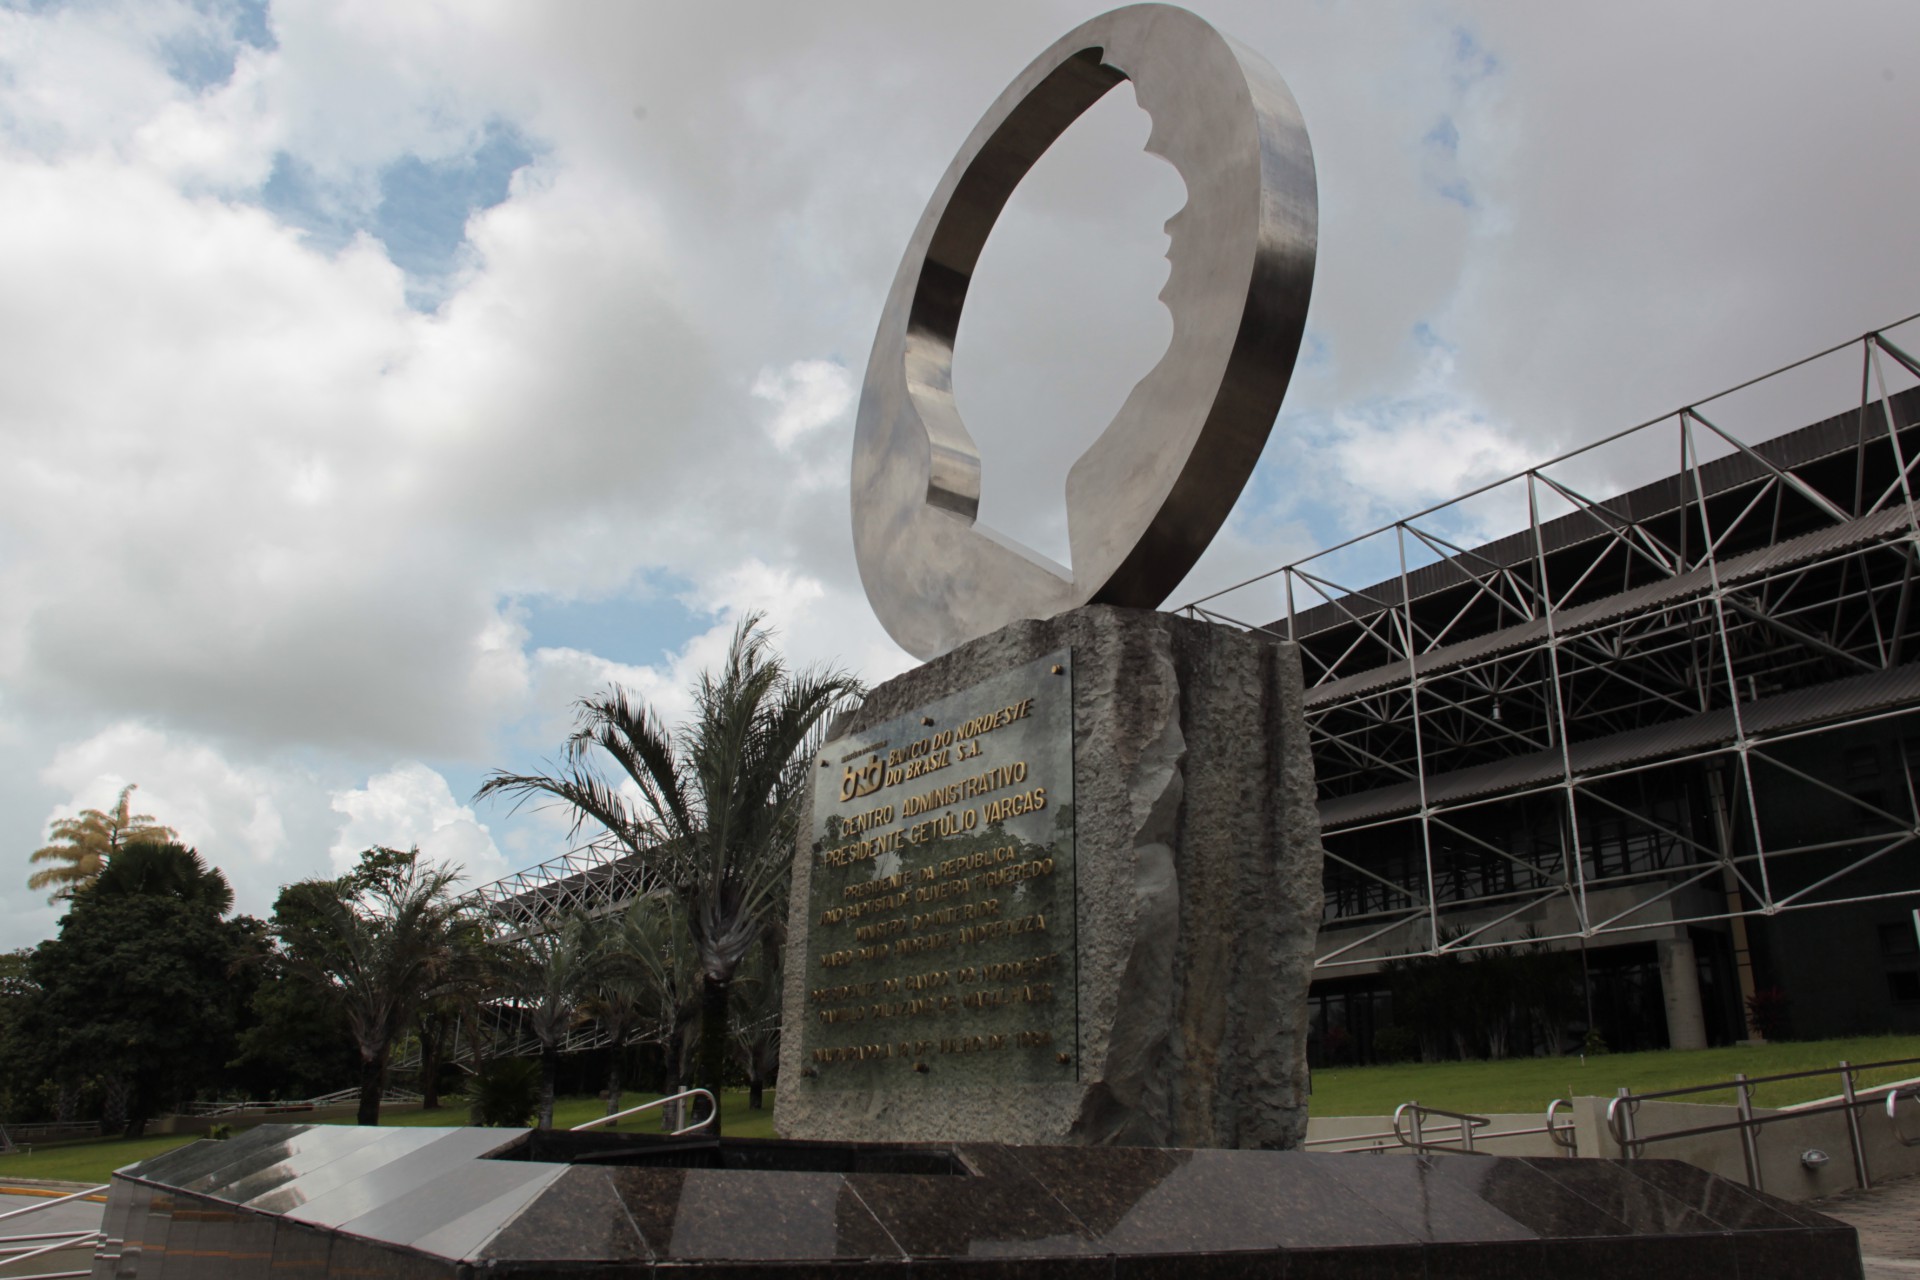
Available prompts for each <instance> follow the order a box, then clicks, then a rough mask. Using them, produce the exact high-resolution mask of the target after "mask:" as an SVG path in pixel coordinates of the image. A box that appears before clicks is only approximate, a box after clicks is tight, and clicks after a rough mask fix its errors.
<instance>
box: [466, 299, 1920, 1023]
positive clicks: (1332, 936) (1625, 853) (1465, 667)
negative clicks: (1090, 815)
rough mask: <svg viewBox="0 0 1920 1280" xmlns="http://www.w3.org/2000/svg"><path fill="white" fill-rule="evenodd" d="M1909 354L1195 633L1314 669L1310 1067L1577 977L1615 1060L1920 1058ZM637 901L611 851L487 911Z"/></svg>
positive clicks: (503, 886) (1357, 563)
mask: <svg viewBox="0 0 1920 1280" xmlns="http://www.w3.org/2000/svg"><path fill="white" fill-rule="evenodd" d="M1916 321H1920V317H1909V319H1908V320H1906V321H1902V322H1900V324H1899V325H1895V326H1889V328H1888V329H1886V330H1881V331H1876V332H1874V333H1870V334H1867V335H1865V336H1864V337H1863V338H1861V339H1858V340H1856V341H1853V342H1849V343H1846V344H1843V345H1841V346H1838V347H1834V348H1830V349H1829V350H1827V351H1824V352H1820V353H1817V354H1816V355H1814V356H1810V357H1808V358H1807V359H1805V360H1802V361H1798V362H1796V363H1795V364H1793V365H1789V366H1787V367H1786V368H1784V369H1781V370H1776V371H1775V372H1774V373H1771V374H1768V375H1766V376H1764V377H1762V378H1758V379H1754V380H1753V381H1751V382H1748V383H1743V384H1742V385H1741V386H1739V387H1736V388H1733V389H1732V390H1730V391H1727V392H1723V393H1721V394H1719V395H1717V396H1713V397H1710V398H1709V399H1707V400H1702V401H1698V402H1695V403H1693V404H1690V405H1688V406H1685V407H1684V408H1681V409H1679V410H1677V411H1676V412H1674V413H1671V414H1668V415H1665V416H1663V417H1661V418H1658V419H1653V420H1651V421H1648V422H1645V423H1642V424H1640V425H1638V426H1635V427H1632V428H1630V429H1628V430H1626V431H1622V432H1619V433H1617V434H1615V435H1612V436H1608V437H1606V438H1605V439H1603V440H1600V441H1598V442H1596V443H1594V444H1591V445H1587V446H1584V447H1582V448H1579V449H1576V450H1574V451H1572V452H1570V453H1566V454H1563V455H1561V456H1560V457H1557V458H1554V459H1553V460H1551V461H1549V462H1546V463H1543V464H1541V465H1539V466H1537V467H1533V468H1530V469H1528V470H1527V471H1524V472H1521V473H1519V474H1517V475H1514V476H1510V477H1507V478H1506V479H1503V480H1500V481H1498V482H1495V483H1493V484H1489V485H1486V486H1483V487H1481V488H1479V489H1476V490H1474V491H1473V492H1471V493H1468V494H1465V495H1462V496H1460V497H1458V498H1455V499H1452V500H1450V501H1448V502H1445V503H1442V504H1440V505H1438V506H1435V507H1432V508H1429V509H1427V510H1425V511H1422V512H1419V513H1417V514H1415V515H1413V516H1409V517H1407V518H1405V519H1402V520H1398V521H1395V522H1393V523H1392V524H1390V525H1386V526H1383V527H1382V528H1380V529H1377V530H1374V531H1373V532H1371V533H1368V534H1364V535H1361V536H1359V537H1356V538H1353V539H1350V540H1348V541H1347V542H1344V543H1341V544H1339V545H1337V546H1334V547H1331V548H1328V549H1327V550H1324V551H1322V552H1319V553H1317V554H1316V555H1313V556H1310V557H1308V558H1306V559H1304V560H1300V561H1296V562H1294V563H1291V564H1288V565H1285V566H1283V567H1281V568H1278V569H1275V570H1273V571H1272V572H1270V573H1267V574H1263V575H1261V576H1259V577H1257V578H1254V579H1251V580H1249V581H1247V582H1243V583H1241V584H1239V585H1238V586H1236V587H1233V588H1230V589H1228V590H1226V591H1222V592H1219V593H1217V594H1215V595H1213V596H1209V597H1207V598H1206V599H1204V600H1201V601H1197V602H1195V603H1194V604H1192V605H1189V606H1186V608H1185V610H1184V611H1185V612H1187V613H1188V614H1189V615H1190V616H1194V617H1200V618H1206V619H1210V620H1212V621H1216V622H1221V623H1227V624H1231V625H1235V626H1240V627H1246V628H1257V629H1260V630H1264V631H1268V632H1271V633H1273V634H1276V635H1280V636H1284V637H1286V638H1289V639H1291V640H1294V641H1296V642H1298V643H1299V644H1300V646H1301V648H1302V652H1303V656H1304V660H1305V666H1306V679H1307V686H1308V688H1307V694H1306V706H1307V717H1308V731H1309V733H1310V735H1311V738H1312V743H1313V751H1314V760H1315V766H1316V769H1317V772H1318V785H1319V792H1320V813H1321V820H1322V825H1323V832H1324V841H1325V846H1326V853H1327V859H1326V871H1325V878H1324V889H1325V907H1324V915H1323V924H1322V928H1321V932H1320V940H1319V954H1318V960H1317V971H1318V974H1319V975H1320V976H1319V978H1318V979H1317V980H1316V982H1315V983H1314V987H1313V994H1312V1000H1313V1012H1314V1018H1315V1020H1316V1026H1317V1028H1318V1029H1319V1031H1320V1033H1321V1036H1320V1040H1319V1043H1320V1045H1321V1046H1322V1052H1324V1049H1325V1046H1326V1045H1327V1044H1328V1043H1329V1042H1330V1038H1332V1037H1335V1035H1336V1029H1337V1035H1338V1038H1339V1039H1340V1040H1341V1041H1342V1043H1343V1044H1344V1045H1346V1046H1347V1052H1348V1053H1350V1054H1351V1055H1352V1057H1353V1058H1354V1059H1356V1060H1360V1061H1366V1060H1370V1059H1371V1057H1372V1042H1373V1039H1374V1036H1375V1034H1376V1033H1377V1032H1378V1031H1379V1030H1381V1029H1382V1028H1384V1027H1386V1026H1389V1025H1391V1024H1392V1023H1393V1022H1394V1020H1395V1018H1394V1010H1393V1008H1392V998H1391V987H1392V974H1393V970H1394V967H1395V966H1397V965H1404V964H1407V963H1408V962H1410V961H1413V960H1415V959H1416V958H1427V959H1430V960H1431V959H1436V958H1450V957H1472V956H1476V955H1484V954H1488V953H1493V952H1497V951H1500V950H1501V949H1510V948H1513V947H1516V946H1526V947H1528V948H1530V949H1534V950H1539V949H1542V948H1545V949H1551V950H1563V951H1574V950H1577V951H1578V952H1579V954H1580V959H1581V968H1582V973H1583V975H1584V977H1583V986H1584V989H1585V992H1586V997H1587V1006H1586V1009H1585V1010H1584V1012H1583V1015H1582V1019H1581V1021H1582V1022H1583V1023H1584V1024H1587V1025H1590V1026H1592V1027H1593V1028H1594V1029H1597V1030H1599V1031H1600V1032H1602V1033H1603V1035H1604V1037H1605V1039H1606V1040H1607V1041H1608V1042H1609V1043H1610V1044H1611V1045H1612V1046H1613V1047H1615V1048H1632V1047H1654V1046H1660V1045H1673V1046H1675V1047H1690V1046H1698V1045H1704V1044H1707V1043H1709V1042H1726V1041H1731V1040H1736V1039H1742V1038H1746V1037H1749V1036H1751V1035H1753V1034H1755V1032H1756V1030H1757V1028H1756V1027H1755V1026H1754V1025H1752V1021H1751V1018H1750V1015H1749V1012H1748V1010H1749V1008H1750V1002H1752V1001H1756V1000H1757V1001H1760V1002H1761V1003H1762V1004H1768V1003H1770V1005H1771V1007H1772V1008H1773V1010H1774V1016H1776V1017H1778V1016H1785V1017H1787V1018H1790V1020H1791V1024H1792V1029H1793V1030H1794V1031H1795V1032H1796V1033H1798V1034H1803V1035H1813V1034H1843V1033H1851V1032H1862V1031H1886V1030H1920V943H1917V938H1916V925H1917V924H1920V915H1916V914H1915V913H1914V910H1913V909H1914V908H1915V907H1916V906H1920V854H1917V847H1916V844H1915V841H1916V837H1920V802H1917V801H1916V782H1915V770H1916V769H1917V768H1920V645H1917V644H1915V643H1914V642H1913V640H1914V632H1915V631H1916V630H1920V608H1916V607H1915V606H1916V601H1915V598H1914V597H1915V595H1916V591H1915V586H1916V583H1915V564H1916V555H1920V507H1916V505H1915V491H1916V489H1920V474H1916V471H1917V469H1920V428H1917V427H1916V426H1915V423H1916V417H1917V416H1920V387H1916V386H1915V385H1914V384H1915V383H1916V382H1920V361H1916V360H1915V359H1914V358H1913V357H1912V356H1910V355H1908V354H1906V350H1904V349H1903V346H1902V343H1903V342H1904V344H1905V347H1906V348H1907V349H1911V348H1912V347H1913V346H1914V343H1913V340H1912V339H1911V338H1908V337H1903V336H1902V335H1903V334H1904V333H1905V332H1906V331H1907V329H1909V328H1915V327H1917V326H1915V322H1916ZM1896 338H1899V339H1900V341H1896ZM1836 410H1838V411H1837V412H1836ZM1808 423H1810V424H1811V425H1803V424H1808ZM1787 427H1793V428H1797V429H1792V430H1784V431H1783V430H1782V428H1787ZM1506 530H1515V531H1513V532H1505V531H1506ZM1496 534H1497V535H1498V536H1491V535H1496ZM1364 583H1371V585H1354V584H1364ZM1263 619H1264V620H1265V621H1263ZM641 888H642V885H641V880H640V876H639V873H638V869H637V868H636V867H635V866H634V865H633V863H632V861H631V860H630V859H628V858H625V857H623V856H621V855H620V854H619V852H618V851H614V850H600V849H596V848H592V847H589V848H584V849H580V850H575V851H572V852H569V853H567V854H564V855H562V856H560V857H558V858H555V859H552V860H550V861H548V862H546V863H543V864H541V865H540V866H538V867H535V868H532V869H530V870H528V871H524V872H521V873H519V874H517V875H515V876H511V877H508V878H507V879H505V880H501V881H498V882H496V883H495V884H491V885H487V886H484V887H483V888H481V889H479V890H477V891H476V896H477V897H478V898H479V899H480V900H481V901H483V902H485V903H486V904H487V906H488V907H489V909H490V910H492V911H493V912H494V913H495V914H496V915H498V916H500V917H502V918H503V919H506V920H508V921H510V922H514V923H517V924H520V925H523V926H524V925H526V924H531V923H534V922H536V921H538V920H539V919H540V918H541V917H542V916H544V915H545V914H547V913H549V912H551V911H554V910H556V909H565V908H574V909H586V910H607V909H612V908H614V907H617V906H618V905H620V904H623V903H625V902H627V901H629V900H631V898H632V897H633V896H635V894H636V893H638V892H639V891H640V889H641ZM1585 1029H1586V1026H1584V1025H1583V1026H1581V1027H1578V1028H1576V1029H1575V1030H1576V1032H1578V1031H1584V1030H1585ZM1560 1047H1563V1046H1552V1045H1550V1046H1546V1048H1547V1049H1549V1050H1553V1049H1557V1048H1560Z"/></svg>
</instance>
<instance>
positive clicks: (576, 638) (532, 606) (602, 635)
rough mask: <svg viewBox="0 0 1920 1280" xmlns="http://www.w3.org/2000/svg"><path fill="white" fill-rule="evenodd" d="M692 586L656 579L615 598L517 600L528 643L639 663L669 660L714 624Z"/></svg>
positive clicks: (531, 647)
mask: <svg viewBox="0 0 1920 1280" xmlns="http://www.w3.org/2000/svg"><path fill="white" fill-rule="evenodd" d="M690 587H691V584H690V583H680V582H671V581H665V582H662V581H656V582H650V583H649V584H647V586H646V588H644V589H643V590H641V591H640V592H637V593H635V594H632V595H627V596H622V597H619V598H617V599H613V600H555V599H553V598H551V597H543V596H528V597H523V598H520V599H517V600H515V601H514V602H513V603H514V605H515V606H516V607H517V608H518V609H519V610H520V614H521V617H522V619H523V620H524V621H525V623H526V627H527V636H528V639H527V646H528V648H530V649H579V650H581V651H583V652H585V653H592V654H597V655H598V656H600V657H602V658H606V659H608V660H609V661H612V662H622V663H626V664H627V665H629V666H636V667H638V666H647V665H650V664H657V663H660V662H662V661H664V660H665V659H666V657H667V655H669V654H671V653H673V652H675V651H677V650H678V649H679V648H680V647H681V646H682V645H684V644H686V642H687V641H688V640H690V639H692V638H693V637H694V636H696V635H699V634H700V633H701V632H703V631H705V630H707V628H708V627H710V626H712V625H713V621H712V619H711V618H710V617H708V616H707V614H705V613H704V612H702V611H699V610H695V609H691V608H688V607H687V605H686V604H685V603H684V602H683V601H682V600H681V598H680V597H681V595H682V594H683V593H684V592H685V591H686V590H688V589H690ZM579 692H580V693H582V694H587V693H592V692H593V690H591V689H581V690H579Z"/></svg>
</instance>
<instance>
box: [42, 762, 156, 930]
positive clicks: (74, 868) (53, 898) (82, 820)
mask: <svg viewBox="0 0 1920 1280" xmlns="http://www.w3.org/2000/svg"><path fill="white" fill-rule="evenodd" d="M135 785H136V784H134V783H128V784H127V785H126V786H124V787H122V788H121V789H120V798H119V799H118V800H117V801H115V802H114V806H113V811H112V812H111V813H103V812H102V811H100V810H99V809H82V810H81V811H80V812H79V813H78V814H77V815H75V816H74V817H71V818H61V819H60V820H59V821H58V822H55V823H54V824H53V829H52V831H51V833H50V834H51V835H52V836H53V843H52V844H49V845H47V846H46V847H45V848H43V849H35V850H34V851H33V853H32V854H30V855H29V856H28V859H27V860H28V861H29V862H51V863H53V864H54V865H53V866H50V867H47V868H45V869H43V870H40V871H36V872H34V873H33V874H32V875H31V876H28V877H27V888H29V889H35V890H39V889H45V888H47V887H48V886H49V885H51V886H53V892H52V893H51V894H49V895H48V896H47V901H48V902H59V901H60V900H61V899H62V898H70V897H72V896H73V894H74V892H75V891H76V890H79V889H84V888H86V887H87V886H88V885H90V884H92V883H93V882H94V881H95V880H96V879H97V878H98V877H99V875H100V872H101V871H102V870H103V869H104V868H105V867H106V865H107V863H108V861H110V860H111V859H112V857H113V855H114V854H116V853H118V852H119V851H120V850H122V849H124V848H126V847H128V846H129V845H135V844H161V845H164V844H168V843H170V842H172V841H175V840H178V839H179V838H180V837H179V834H178V833H177V832H175V831H174V830H173V828H171V827H163V826H161V825H160V824H159V823H158V822H156V821H154V818H153V815H152V814H147V813H132V812H129V810H130V809H131V808H132V796H133V789H134V786H135Z"/></svg>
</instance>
